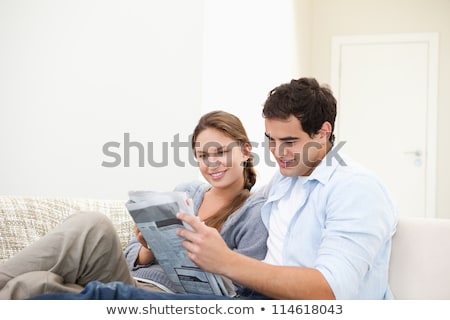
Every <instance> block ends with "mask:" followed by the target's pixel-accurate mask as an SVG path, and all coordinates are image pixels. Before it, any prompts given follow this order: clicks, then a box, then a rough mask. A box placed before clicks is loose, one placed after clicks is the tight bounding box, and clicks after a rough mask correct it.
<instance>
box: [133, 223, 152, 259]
mask: <svg viewBox="0 0 450 320" xmlns="http://www.w3.org/2000/svg"><path fill="white" fill-rule="evenodd" d="M134 234H135V235H136V238H137V240H138V241H139V243H140V244H141V248H140V249H139V254H138V256H137V258H136V261H135V262H134V264H135V265H145V264H150V263H152V262H153V261H154V260H155V255H154V254H153V251H152V250H151V249H150V248H149V247H148V244H147V241H145V239H144V236H143V235H142V233H141V231H140V230H139V228H138V227H137V225H134Z"/></svg>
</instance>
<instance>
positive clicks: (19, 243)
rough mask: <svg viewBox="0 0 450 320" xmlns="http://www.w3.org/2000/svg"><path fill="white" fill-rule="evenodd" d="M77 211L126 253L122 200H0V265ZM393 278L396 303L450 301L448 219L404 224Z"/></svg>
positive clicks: (127, 222)
mask: <svg viewBox="0 0 450 320" xmlns="http://www.w3.org/2000/svg"><path fill="white" fill-rule="evenodd" d="M79 210H87V211H99V212H103V213H104V214H106V215H107V216H109V217H110V218H111V220H112V221H113V223H114V225H115V226H116V229H117V231H118V233H119V237H120V239H121V242H122V246H123V247H124V248H125V246H126V245H127V244H128V242H129V241H130V239H131V237H132V236H133V232H132V226H133V223H132V221H131V219H130V217H129V215H128V213H127V211H126V209H125V206H124V201H120V200H94V199H71V198H42V197H15V196H0V263H2V262H3V261H4V260H6V259H8V258H9V257H11V256H13V255H14V254H15V253H16V252H17V251H19V250H21V249H22V248H24V247H25V246H27V245H28V244H30V243H31V242H33V241H36V240H37V239H39V238H40V237H41V236H43V235H44V234H45V233H47V232H48V230H50V229H51V228H53V227H54V226H55V225H56V224H58V223H59V222H60V221H62V220H63V219H64V218H65V217H67V216H68V215H69V214H71V213H72V212H74V211H79ZM389 277H390V285H391V289H392V291H393V293H394V296H395V298H396V299H418V300H420V299H450V219H449V220H444V219H440V220H439V219H419V218H416V219H412V218H410V219H405V218H403V219H400V221H399V224H398V230H397V233H396V234H395V236H394V240H393V246H392V256H391V265H390V273H389Z"/></svg>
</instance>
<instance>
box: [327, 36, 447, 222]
mask: <svg viewBox="0 0 450 320" xmlns="http://www.w3.org/2000/svg"><path fill="white" fill-rule="evenodd" d="M377 43H380V44H381V43H383V44H389V43H400V44H401V43H425V44H426V45H427V47H428V70H427V71H428V95H427V119H426V127H427V128H426V135H427V137H426V155H425V164H426V169H425V184H426V185H425V209H426V212H425V215H424V216H425V217H427V218H434V217H436V177H437V91H438V89H437V88H438V74H439V73H438V70H439V59H438V54H439V36H438V33H434V32H433V33H400V34H379V35H354V36H353V35H347V36H334V37H332V43H331V73H330V80H331V81H330V85H331V88H332V89H333V93H334V95H335V96H336V99H337V101H338V103H339V95H340V75H341V72H340V71H341V54H342V48H343V46H346V45H364V44H377ZM336 129H337V130H336V131H337V133H339V121H337V126H336Z"/></svg>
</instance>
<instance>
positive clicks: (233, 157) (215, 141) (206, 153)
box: [195, 128, 250, 189]
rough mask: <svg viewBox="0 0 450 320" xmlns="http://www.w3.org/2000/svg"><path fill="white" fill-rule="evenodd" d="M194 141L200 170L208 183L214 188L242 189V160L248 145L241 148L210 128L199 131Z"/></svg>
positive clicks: (247, 150) (246, 156) (244, 159)
mask: <svg viewBox="0 0 450 320" xmlns="http://www.w3.org/2000/svg"><path fill="white" fill-rule="evenodd" d="M195 142H196V146H195V156H196V158H197V160H198V163H199V168H200V172H201V173H202V175H203V177H204V178H205V179H206V180H207V181H208V183H209V184H211V185H212V186H213V187H215V188H230V187H233V188H238V189H242V186H243V183H244V175H243V170H244V167H243V166H242V162H244V161H246V160H248V158H249V157H248V154H250V145H248V146H245V148H243V147H242V146H240V145H239V143H238V142H236V141H235V140H233V139H232V138H230V137H229V136H227V135H225V134H224V133H222V132H221V131H219V130H216V129H212V128H207V129H205V130H203V131H202V132H200V134H199V135H198V136H197V139H196V141H195ZM244 150H245V152H246V154H244Z"/></svg>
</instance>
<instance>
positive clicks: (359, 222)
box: [179, 78, 397, 299]
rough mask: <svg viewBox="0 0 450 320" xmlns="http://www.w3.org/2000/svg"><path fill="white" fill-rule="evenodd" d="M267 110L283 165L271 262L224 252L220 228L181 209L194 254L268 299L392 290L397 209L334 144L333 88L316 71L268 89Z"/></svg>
mask: <svg viewBox="0 0 450 320" xmlns="http://www.w3.org/2000/svg"><path fill="white" fill-rule="evenodd" d="M263 115H264V118H265V129H266V133H265V134H266V136H267V137H268V139H269V145H270V149H271V152H272V154H273V155H274V157H275V159H276V161H277V163H278V165H279V167H280V172H279V174H276V175H275V177H274V179H273V181H272V183H271V187H270V191H269V194H268V199H267V202H266V204H265V205H264V206H263V209H262V216H263V220H264V221H265V224H266V226H267V228H268V230H269V238H268V243H267V244H268V253H267V256H266V258H265V260H264V261H263V262H260V261H256V260H254V259H250V258H247V257H244V256H242V255H238V254H236V253H233V252H232V251H230V250H227V248H226V246H225V245H224V244H223V243H222V242H221V241H219V237H218V235H217V234H216V233H215V232H213V231H212V230H210V229H206V228H204V227H202V226H201V224H200V223H199V222H198V221H195V219H193V218H192V217H188V216H187V215H180V218H181V219H183V220H184V221H186V222H187V223H189V224H191V225H192V226H193V227H194V230H195V231H196V232H195V233H194V232H191V231H188V230H180V231H179V235H180V236H183V237H184V238H186V240H187V241H186V242H185V248H186V249H187V251H188V256H189V257H190V258H191V259H192V260H193V261H194V262H195V263H196V264H198V265H199V266H200V267H202V268H203V269H205V270H208V271H211V272H214V273H218V274H222V275H224V276H227V277H229V278H231V279H233V280H234V281H236V282H238V283H241V284H243V285H244V286H246V287H248V288H251V289H252V290H254V291H256V292H259V293H261V294H263V295H264V296H267V297H270V298H275V299H390V298H393V297H392V293H391V292H390V289H389V285H388V267H389V258H390V253H391V239H392V236H393V234H394V232H395V228H396V222H397V217H396V210H395V208H394V205H393V204H392V201H391V199H390V197H389V195H388V192H387V191H386V189H385V187H384V186H383V185H382V184H381V183H380V182H379V181H378V179H377V178H376V177H374V176H373V175H372V174H371V173H369V172H367V171H365V170H364V169H362V168H360V167H358V166H357V165H355V164H353V163H352V162H351V161H350V160H347V159H344V158H342V157H341V155H340V154H338V152H337V148H336V149H333V148H332V145H333V143H334V134H333V129H334V122H335V117H336V100H335V98H334V97H333V95H332V93H331V91H330V90H329V89H328V88H326V87H324V86H320V85H319V84H318V82H317V81H316V80H315V79H310V78H302V79H299V80H292V81H291V82H290V83H288V84H283V85H281V86H279V87H277V88H275V89H273V90H272V91H271V92H270V94H269V97H268V99H267V101H266V102H265V104H264V109H263ZM218 253H219V254H218Z"/></svg>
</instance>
